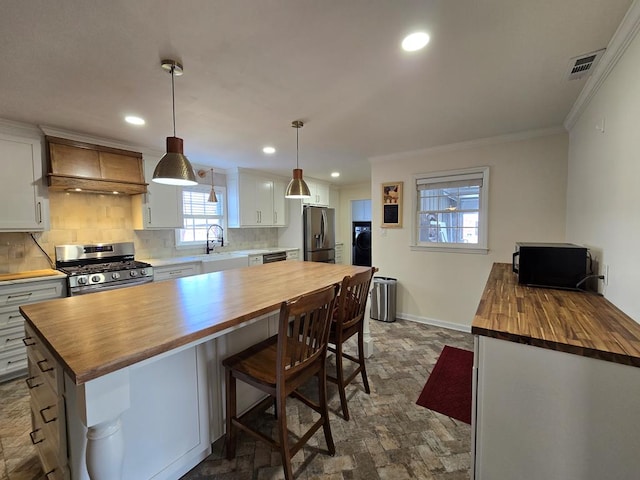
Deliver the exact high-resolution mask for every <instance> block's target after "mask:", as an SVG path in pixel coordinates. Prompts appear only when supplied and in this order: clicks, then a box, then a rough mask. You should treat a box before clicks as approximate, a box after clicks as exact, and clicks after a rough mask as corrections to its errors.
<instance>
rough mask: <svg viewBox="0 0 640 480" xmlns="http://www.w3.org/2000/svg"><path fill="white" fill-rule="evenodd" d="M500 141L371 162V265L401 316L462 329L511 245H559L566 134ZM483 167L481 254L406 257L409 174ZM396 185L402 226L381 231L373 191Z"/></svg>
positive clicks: (416, 253)
mask: <svg viewBox="0 0 640 480" xmlns="http://www.w3.org/2000/svg"><path fill="white" fill-rule="evenodd" d="M542 133H543V132H535V133H532V134H531V135H530V138H525V139H520V140H518V139H517V138H523V137H525V135H524V134H523V135H521V136H519V137H516V136H512V137H503V138H498V139H494V140H491V139H489V140H486V141H481V142H470V143H468V144H464V145H459V146H458V147H456V146H451V147H446V148H438V149H432V150H427V151H423V152H415V153H408V154H402V155H397V156H390V157H385V158H378V159H374V160H372V171H371V181H372V185H371V191H372V196H371V199H372V216H373V218H372V226H373V236H372V247H373V264H374V265H376V266H377V267H378V268H379V269H380V271H379V275H381V276H388V277H394V278H397V279H398V297H397V302H398V304H397V312H398V316H399V317H401V318H407V319H413V320H418V321H420V320H422V321H428V322H430V323H435V324H441V325H443V326H448V327H451V328H459V329H463V330H468V329H469V328H470V325H471V321H472V320H473V316H474V314H475V311H476V308H477V306H478V301H479V300H480V296H481V294H482V290H483V288H484V285H485V282H486V279H487V277H488V275H489V271H490V269H491V265H492V264H493V263H494V262H510V261H511V254H512V253H513V251H514V247H515V242H517V241H549V242H562V241H564V240H565V238H564V235H565V208H566V182H567V149H568V136H567V134H565V133H558V132H557V131H554V132H553V133H552V134H549V133H550V132H546V135H544V136H536V135H542ZM485 165H487V166H489V167H490V186H489V237H488V245H489V253H488V254H487V255H481V254H464V253H442V252H426V251H411V250H410V249H409V246H410V244H411V222H412V220H413V214H412V201H413V195H414V191H415V188H414V186H413V182H414V179H413V175H415V174H420V173H428V172H436V171H442V170H452V169H459V168H467V167H472V166H485ZM395 181H403V182H404V209H403V228H400V229H381V228H379V227H378V226H379V225H380V224H381V206H380V205H381V191H380V189H381V187H380V184H381V183H384V182H395Z"/></svg>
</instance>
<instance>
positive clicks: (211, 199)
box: [207, 168, 218, 203]
mask: <svg viewBox="0 0 640 480" xmlns="http://www.w3.org/2000/svg"><path fill="white" fill-rule="evenodd" d="M207 201H209V202H211V203H218V197H216V191H215V190H214V189H213V168H212V169H211V193H210V194H209V198H208V200H207Z"/></svg>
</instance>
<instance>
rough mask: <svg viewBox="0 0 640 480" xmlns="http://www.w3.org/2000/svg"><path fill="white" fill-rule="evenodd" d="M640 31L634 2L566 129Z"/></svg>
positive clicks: (637, 0) (639, 2)
mask: <svg viewBox="0 0 640 480" xmlns="http://www.w3.org/2000/svg"><path fill="white" fill-rule="evenodd" d="M639 29H640V0H634V2H633V3H632V4H631V7H629V10H628V11H627V13H626V15H625V16H624V18H623V19H622V22H620V25H619V26H618V29H617V30H616V32H615V33H614V34H613V37H611V41H610V42H609V45H608V46H607V50H606V51H605V52H604V54H603V55H602V58H601V59H600V62H598V64H597V65H596V68H595V69H594V71H593V73H592V74H591V76H590V77H589V78H588V79H587V83H586V84H585V86H584V88H583V89H582V91H581V92H580V95H578V98H577V100H576V101H575V103H574V104H573V106H572V107H571V110H570V111H569V113H568V115H567V117H566V118H565V120H564V123H563V125H564V128H566V129H567V131H570V130H571V129H572V128H573V127H574V125H575V124H576V122H577V121H578V119H579V118H580V116H581V115H582V113H583V112H584V110H585V108H587V106H588V105H589V103H590V102H591V100H592V99H593V97H594V96H595V95H596V93H598V90H600V88H601V87H602V85H603V84H604V82H605V80H606V79H607V77H608V76H609V74H610V73H611V71H612V70H613V69H614V67H615V66H616V65H617V63H618V61H619V60H620V59H621V58H622V56H623V55H624V52H625V51H626V50H627V48H628V47H629V44H631V42H632V41H633V39H634V38H635V36H636V34H637V33H638V30H639Z"/></svg>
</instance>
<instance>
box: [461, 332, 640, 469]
mask: <svg viewBox="0 0 640 480" xmlns="http://www.w3.org/2000/svg"><path fill="white" fill-rule="evenodd" d="M475 342H476V344H475V356H474V377H475V378H474V380H475V381H474V399H473V405H475V408H473V409H472V412H473V413H475V415H474V417H475V418H473V419H472V423H473V427H472V431H473V432H475V435H474V447H473V448H474V450H475V452H474V453H475V455H474V457H475V462H474V470H475V477H472V478H475V480H494V479H512V478H513V479H515V478H517V479H520V480H539V479H542V478H557V479H580V480H600V479H604V478H612V479H613V478H620V479H622V478H625V479H627V478H637V477H638V472H639V471H640V456H639V455H638V447H639V443H638V431H640V411H639V410H638V398H640V368H638V367H634V366H629V365H622V364H619V363H614V362H609V361H604V360H599V359H596V358H590V357H584V356H581V355H576V354H571V353H565V352H560V351H554V350H549V349H545V348H540V347H534V346H531V345H523V344H520V343H515V342H510V341H506V340H498V339H495V338H490V337H484V336H476V338H475Z"/></svg>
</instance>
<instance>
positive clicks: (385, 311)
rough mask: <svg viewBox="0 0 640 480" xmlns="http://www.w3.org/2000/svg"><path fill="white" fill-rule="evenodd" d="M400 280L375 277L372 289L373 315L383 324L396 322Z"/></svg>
mask: <svg viewBox="0 0 640 480" xmlns="http://www.w3.org/2000/svg"><path fill="white" fill-rule="evenodd" d="M397 284H398V280H397V279H395V278H390V277H373V288H372V289H371V315H370V317H371V318H373V319H374V320H380V321H382V322H395V321H396V288H397Z"/></svg>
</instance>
